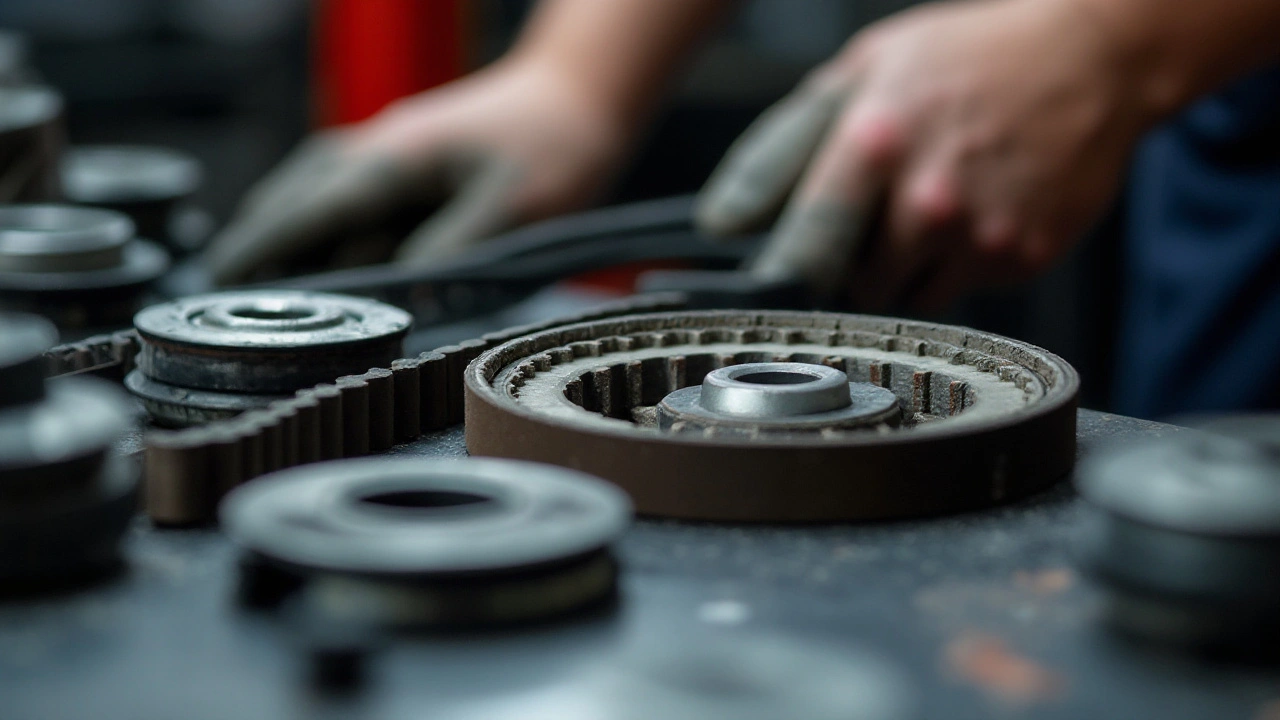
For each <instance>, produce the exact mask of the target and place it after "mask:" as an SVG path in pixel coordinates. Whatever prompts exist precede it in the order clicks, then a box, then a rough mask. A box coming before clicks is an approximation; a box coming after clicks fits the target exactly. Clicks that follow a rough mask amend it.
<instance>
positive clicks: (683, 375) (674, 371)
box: [664, 355, 689, 395]
mask: <svg viewBox="0 0 1280 720" xmlns="http://www.w3.org/2000/svg"><path fill="white" fill-rule="evenodd" d="M665 364H666V367H665V368H664V370H665V373H664V374H665V376H666V380H667V386H666V393H664V395H665V394H667V393H673V392H675V391H676V390H679V389H680V388H682V387H685V386H686V384H687V379H688V371H689V361H688V359H687V358H685V356H684V355H672V356H671V357H668V358H667V360H666V363H665Z"/></svg>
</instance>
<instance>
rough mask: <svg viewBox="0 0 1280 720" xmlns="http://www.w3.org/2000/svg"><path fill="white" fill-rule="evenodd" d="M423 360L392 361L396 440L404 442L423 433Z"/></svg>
mask: <svg viewBox="0 0 1280 720" xmlns="http://www.w3.org/2000/svg"><path fill="white" fill-rule="evenodd" d="M421 367H422V362H421V360H420V359H419V358H408V359H404V360H396V361H395V362H393V363H391V386H392V392H393V397H392V401H391V404H392V409H393V412H392V413H389V414H390V415H394V418H395V420H394V428H395V430H394V435H395V437H394V440H395V442H404V441H406V440H412V439H413V438H416V437H418V435H420V434H422V382H421V380H422V376H421Z"/></svg>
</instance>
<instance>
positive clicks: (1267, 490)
mask: <svg viewBox="0 0 1280 720" xmlns="http://www.w3.org/2000/svg"><path fill="white" fill-rule="evenodd" d="M1272 427H1273V428H1275V427H1277V426H1276V424H1275V423H1274V421H1273V422H1272ZM1275 437H1276V438H1280V433H1277V434H1276V436H1275ZM1077 484H1078V486H1079V490H1080V493H1081V494H1082V495H1083V496H1084V497H1085V499H1086V500H1088V501H1089V503H1090V505H1091V511H1090V513H1089V515H1088V516H1087V520H1086V522H1085V524H1084V526H1083V527H1082V530H1081V534H1080V540H1079V543H1080V547H1079V549H1080V555H1081V559H1082V561H1083V563H1084V564H1085V567H1086V568H1087V569H1088V570H1090V571H1091V572H1092V573H1093V574H1094V575H1095V576H1096V577H1097V578H1098V579H1099V580H1100V581H1101V582H1102V583H1103V584H1104V587H1105V588H1106V590H1107V598H1108V604H1107V610H1108V619H1109V620H1110V621H1111V623H1112V625H1113V626H1114V627H1116V628H1118V629H1121V630H1123V631H1125V632H1126V633H1129V634H1133V635H1138V636H1141V637H1145V638H1151V639H1157V640H1161V641H1166V642H1171V643H1175V644H1180V645H1185V646H1189V647H1193V648H1197V649H1203V650H1210V651H1226V652H1230V653H1233V654H1237V653H1240V654H1246V655H1259V654H1275V652H1276V650H1275V648H1276V647H1277V641H1278V640H1280V604H1277V598H1280V452H1278V451H1277V449H1276V448H1274V447H1269V446H1268V444H1267V443H1262V442H1256V441H1251V440H1249V439H1242V438H1239V437H1228V436H1225V435H1218V434H1213V433H1201V432H1185V433H1179V434H1177V435H1174V436H1172V437H1170V438H1167V439H1165V440H1162V441H1159V442H1155V443H1149V444H1145V445H1140V446H1137V447H1126V448H1118V449H1116V450H1114V451H1112V452H1110V453H1106V454H1103V455H1100V456H1097V457H1095V458H1093V459H1092V460H1090V461H1089V462H1087V463H1086V464H1085V465H1083V466H1082V467H1081V470H1080V473H1079V478H1078V480H1077Z"/></svg>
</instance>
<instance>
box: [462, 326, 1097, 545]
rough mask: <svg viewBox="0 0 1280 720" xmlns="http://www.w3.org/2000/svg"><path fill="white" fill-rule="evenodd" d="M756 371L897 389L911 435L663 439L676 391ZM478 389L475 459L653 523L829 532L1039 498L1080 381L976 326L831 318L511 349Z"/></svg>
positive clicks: (824, 430) (707, 433)
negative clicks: (726, 523)
mask: <svg viewBox="0 0 1280 720" xmlns="http://www.w3.org/2000/svg"><path fill="white" fill-rule="evenodd" d="M757 362H784V363H805V364H809V365H822V366H826V367H829V368H834V369H836V370H838V371H840V372H843V373H844V374H845V376H846V378H847V381H848V382H851V383H866V384H870V385H872V386H876V387H878V388H881V389H884V390H888V391H889V392H891V393H892V394H893V395H894V396H895V398H896V400H897V404H898V406H899V407H900V408H902V415H903V416H902V419H901V422H900V425H899V426H898V427H896V428H894V427H891V426H886V425H885V424H883V423H880V424H872V426H871V427H863V428H858V427H854V428H845V427H839V426H838V425H837V424H836V423H831V424H829V425H828V426H827V427H819V428H816V429H815V428H807V429H805V431H804V432H749V433H745V434H744V433H742V432H741V431H740V429H739V428H734V429H730V430H726V428H724V427H723V426H722V424H718V423H710V424H707V425H706V426H705V427H701V428H699V429H698V432H669V431H664V430H662V429H661V428H659V427H656V425H658V423H656V422H654V415H655V412H654V410H653V407H654V406H655V405H658V404H659V403H660V402H662V401H663V399H664V398H668V397H670V394H671V393H674V392H677V391H680V390H681V389H682V388H687V387H690V386H693V385H697V384H699V383H703V382H704V379H705V378H707V377H708V376H709V375H710V374H711V373H712V372H713V371H715V370H718V369H721V368H726V367H731V366H734V365H740V364H742V363H757ZM464 380H465V384H466V393H467V395H466V415H467V417H466V439H467V448H468V450H469V451H470V452H471V453H472V454H473V455H490V456H496V457H510V458H517V459H525V460H535V461H541V462H550V463H556V464H560V465H564V466H566V467H572V468H574V469H579V470H583V471H586V472H589V473H591V474H593V475H597V476H600V477H603V478H605V479H607V480H610V481H612V482H615V483H617V484H619V485H620V486H622V487H623V488H624V489H625V490H626V491H627V492H628V493H630V494H631V496H632V499H633V501H634V502H635V504H636V507H637V509H638V511H639V512H641V513H645V514H651V515H662V516H671V517H680V518H692V519H706V520H730V521H831V520H858V519H873V518H889V517H904V516H918V515H929V514H936V513H944V512H955V511H958V510H963V509H971V508H977V507H984V506H988V505H991V504H994V503H998V502H1002V501H1007V500H1011V499H1015V498H1018V497H1022V496H1024V495H1027V494H1029V493H1032V492H1035V491H1037V490H1041V489H1043V488H1045V487H1048V486H1049V485H1051V484H1053V483H1054V482H1056V481H1057V480H1059V479H1060V478H1062V477H1063V476H1065V475H1066V473H1067V471H1068V470H1070V468H1071V466H1072V463H1073V462H1074V453H1075V407H1076V394H1077V391H1078V387H1079V380H1078V377H1077V375H1076V372H1075V370H1074V369H1072V368H1071V366H1070V365H1068V364H1067V363H1066V362H1065V361H1063V360H1062V359H1061V358H1058V357H1057V356H1055V355H1053V354H1051V353H1048V352H1046V351H1044V350H1041V349H1039V348H1036V347H1034V346H1031V345H1028V344H1025V343H1021V342H1018V341H1015V340H1010V339H1008V338H1003V337H999V336H995V335H990V334H986V333H980V332H977V331H974V330H970V329H967V328H957V327H949V326H943V325H932V324H927V323H917V322H910V321H905V320H895V319H891V318H877V317H869V316H860V315H840V314H831V313H789V312H729V311H726V312H683V313H669V314H661V315H636V316H630V317H622V318H615V319H610V320H604V321H600V322H593V323H582V324H578V325H570V326H566V327H561V328H555V329H552V330H548V331H545V332H540V333H533V334H530V335H527V336H525V337H522V338H519V339H516V340H512V341H510V342H507V343H505V344H503V345H501V346H498V347H496V348H494V349H492V350H490V351H488V352H486V353H484V354H483V355H481V356H480V357H479V358H477V359H476V360H475V361H474V362H473V363H472V364H471V365H470V366H469V367H468V368H467V371H466V373H465V375H464ZM702 392H703V393H704V395H705V393H706V386H705V383H704V385H703V389H702ZM875 402H878V401H875V400H873V401H872V404H873V405H874V403H875ZM815 430H816V431H815Z"/></svg>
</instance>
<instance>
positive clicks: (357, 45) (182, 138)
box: [0, 0, 1119, 409]
mask: <svg viewBox="0 0 1280 720" xmlns="http://www.w3.org/2000/svg"><path fill="white" fill-rule="evenodd" d="M910 4H912V3H910V2H906V1H905V0H860V1H852V2H851V1H849V0H752V1H749V2H744V3H742V7H741V10H740V12H739V13H738V14H737V15H736V16H735V17H734V19H733V20H732V21H731V22H730V23H729V24H728V25H727V26H726V27H725V28H724V30H723V32H722V33H721V34H720V35H719V36H718V37H717V38H716V39H715V41H714V42H712V43H711V44H710V45H709V46H708V47H707V48H706V50H705V51H704V52H703V53H702V54H701V55H700V56H699V57H698V58H696V59H695V60H694V62H693V63H692V65H691V67H690V69H689V71H688V73H687V74H686V75H685V77H684V78H683V80H682V82H681V83H679V85H678V87H676V88H673V93H672V96H671V101H670V103H669V104H668V106H667V107H666V109H665V111H664V112H663V113H662V114H661V115H660V117H659V118H658V120H657V122H656V123H655V125H654V127H653V130H652V132H651V133H650V135H649V137H648V139H647V141H646V143H645V146H644V147H643V148H642V149H641V150H640V152H639V153H638V154H637V156H636V158H637V160H636V162H635V163H634V164H633V166H632V167H631V168H630V170H629V171H628V173H627V174H626V175H625V177H624V179H623V181H622V182H621V183H620V185H619V186H618V188H617V190H616V194H615V196H614V198H613V200H614V201H619V202H620V201H627V200H635V199H641V198H647V197H655V196H662V195H670V194H675V193H686V192H693V191H695V190H696V189H697V188H698V187H699V186H700V185H701V184H702V182H703V180H704V179H705V178H706V176H707V174H708V173H709V172H710V170H711V169H712V167H713V166H714V165H715V163H716V162H717V161H718V159H719V158H720V156H721V154H722V153H723V152H724V150H725V148H726V147H727V146H728V144H729V143H730V142H731V141H732V140H733V139H734V138H735V136H736V135H737V134H738V133H739V132H741V131H742V130H743V129H744V128H745V127H746V126H747V124H748V123H749V122H750V121H751V120H752V119H753V118H754V117H755V116H756V114H758V113H759V112H760V111H761V110H762V109H764V108H765V107H767V106H768V105H769V104H770V103H772V102H773V101H774V100H776V99H777V98H779V97H780V96H781V95H783V94H784V93H785V92H786V91H787V90H789V89H790V88H791V87H792V85H794V83H795V82H796V81H797V80H798V79H799V78H800V77H801V76H802V75H803V74H804V72H805V71H806V70H807V69H808V68H810V67H812V66H813V65H814V64H816V63H818V62H820V61H822V60H823V59H825V58H826V57H828V56H829V55H831V54H832V53H833V52H835V50H836V49H838V48H839V46H840V45H841V44H842V43H843V42H844V41H845V40H846V39H847V38H848V37H849V35H850V34H851V33H853V32H854V31H855V30H857V28H859V27H860V26H862V25H864V24H866V23H868V22H871V21H873V20H875V19H876V18H879V17H882V16H884V15H886V14H889V13H891V12H893V11H894V10H897V9H900V8H902V7H905V6H908V5H910ZM531 5H532V2H530V0H473V1H471V2H468V1H466V0H58V1H57V2H49V0H0V28H6V29H13V30H18V31H20V32H21V33H22V34H23V35H25V36H26V38H27V39H28V41H29V54H30V62H31V64H32V65H33V66H34V67H35V69H36V71H37V72H38V73H39V75H40V76H41V77H42V78H43V80H44V81H45V82H47V83H48V84H50V85H53V86H54V87H56V88H58V89H59V90H61V91H62V92H63V93H64V94H65V96H66V98H67V101H68V107H67V119H68V125H67V128H68V134H69V136H70V140H71V142H72V143H74V144H88V143H129V142H137V143H146V144H157V145H166V146H170V147H174V148H178V149H181V150H185V151H187V152H190V153H192V154H194V155H195V156H196V157H198V158H199V159H200V160H201V161H203V163H204V165H205V169H206V175H205V182H204V184H203V186H202V188H201V190H200V194H199V196H198V197H197V198H196V200H197V202H198V203H199V204H200V205H202V206H203V207H204V208H205V209H206V210H208V211H209V212H211V213H212V215H213V217H214V218H215V220H216V221H217V222H222V221H223V220H225V219H226V218H227V217H228V215H229V214H230V213H231V211H232V210H233V209H234V207H235V204H236V202H237V200H238V198H239V197H240V196H241V194H242V193H243V192H244V191H245V189H246V188H247V187H248V186H249V185H250V184H252V182H253V181H254V180H255V179H257V178H259V177H260V176H261V175H262V174H263V173H265V172H266V171H267V170H268V169H269V168H270V167H271V166H272V165H273V164H274V163H275V162H276V161H278V160H279V159H280V158H281V157H282V156H283V155H284V153H286V152H287V151H288V150H289V149H290V148H291V147H292V146H293V145H294V143H296V142H297V141H298V139H299V138H301V137H302V136H303V135H304V134H305V133H306V132H307V131H308V130H310V129H313V128H316V127H319V126H323V125H327V124H338V123H342V122H350V121H354V120H358V119H361V118H363V117H367V116H368V115H369V114H371V113H372V112H375V111H376V109H377V108H378V107H380V106H381V105H382V104H384V103H385V102H387V101H388V100H390V99H391V98H394V97H396V96H398V95H403V94H407V93H410V92H414V91H416V90H421V89H425V88H427V87H430V86H432V85H435V84H439V83H441V82H445V81H447V80H448V79H450V78H452V77H456V76H457V75H458V74H461V73H464V72H466V71H467V70H468V69H472V68H475V67H477V66H479V65H481V64H483V63H485V62H487V61H489V60H491V59H493V58H494V57H496V56H497V55H499V54H500V53H501V52H502V51H503V49H504V48H505V47H506V46H507V45H508V43H509V42H510V41H511V39H512V38H513V37H514V35H515V33H516V32H517V31H518V29H519V27H520V25H521V23H522V21H523V18H524V16H525V14H526V13H527V11H528V9H529V7H530V6H531ZM1117 246H1118V243H1117V241H1116V238H1115V237H1114V232H1113V231H1112V229H1111V228H1110V225H1109V224H1107V223H1104V226H1103V227H1102V228H1100V229H1099V230H1098V232H1096V233H1095V235H1094V237H1093V238H1091V239H1090V240H1089V241H1088V242H1086V243H1083V244H1082V245H1081V246H1080V247H1078V248H1077V249H1076V251H1075V252H1074V253H1073V254H1072V256H1071V257H1070V259H1069V260H1068V261H1067V262H1066V263H1065V264H1064V265H1062V266H1060V267H1059V268H1058V269H1056V270H1055V271H1053V272H1052V273H1050V274H1049V275H1047V276H1045V277H1044V278H1042V279H1040V280H1039V281H1038V282H1036V283H1035V284H1034V285H1033V286H1030V287H1027V288H1022V289H1018V290H1015V291H1008V292H999V293H991V294H987V295H984V296H982V297H976V298H972V299H970V300H968V301H965V302H964V303H963V304H962V305H961V306H960V307H957V308H956V309H954V310H953V311H951V312H950V313H948V314H947V316H946V317H945V318H943V319H945V320H947V321H950V322H959V323H963V324H968V325H972V326H975V327H978V328H981V329H983V330H988V331H993V332H999V333H1003V334H1007V335H1011V336H1013V337H1017V338H1019V339H1022V340H1026V341H1028V342H1032V343H1035V344H1038V345H1041V346H1044V347H1047V348H1049V349H1050V350H1053V351H1055V352H1058V353H1059V354H1061V355H1063V356H1064V357H1066V358H1067V359H1068V360H1069V361H1071V362H1072V363H1073V364H1074V365H1075V366H1076V367H1077V368H1078V369H1079V370H1080V371H1081V374H1082V375H1083V377H1084V381H1085V382H1084V388H1085V391H1084V402H1085V404H1086V405H1088V406H1091V407H1096V408H1103V409H1105V408H1106V407H1107V405H1108V403H1107V399H1106V394H1105V390H1106V388H1107V387H1108V385H1109V379H1110V373H1109V365H1110V358H1111V348H1112V344H1113V339H1114V333H1115V324H1114V318H1115V315H1116V313H1115V311H1114V308H1115V306H1116V302H1117V295H1118V293H1117V278H1118V276H1119V273H1118V267H1117V264H1118V257H1119V254H1118V253H1117V252H1116V251H1115V248H1116V247H1117Z"/></svg>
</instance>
